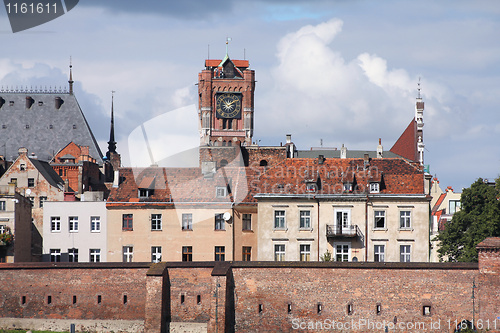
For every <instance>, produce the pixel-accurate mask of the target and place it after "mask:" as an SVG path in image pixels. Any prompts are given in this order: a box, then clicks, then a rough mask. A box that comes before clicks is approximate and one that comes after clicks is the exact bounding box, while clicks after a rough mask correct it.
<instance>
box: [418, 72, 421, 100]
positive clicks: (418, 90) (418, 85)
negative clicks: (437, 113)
mask: <svg viewBox="0 0 500 333" xmlns="http://www.w3.org/2000/svg"><path fill="white" fill-rule="evenodd" d="M417 85H418V88H417V90H418V98H419V99H420V98H421V97H420V76H419V77H418V84H417Z"/></svg>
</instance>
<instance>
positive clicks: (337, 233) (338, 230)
mask: <svg viewBox="0 0 500 333" xmlns="http://www.w3.org/2000/svg"><path fill="white" fill-rule="evenodd" d="M326 237H333V238H343V237H345V238H354V237H359V238H360V240H361V241H363V240H364V236H363V233H362V232H361V230H360V229H359V227H358V226H357V225H355V224H354V225H349V226H337V225H327V226H326Z"/></svg>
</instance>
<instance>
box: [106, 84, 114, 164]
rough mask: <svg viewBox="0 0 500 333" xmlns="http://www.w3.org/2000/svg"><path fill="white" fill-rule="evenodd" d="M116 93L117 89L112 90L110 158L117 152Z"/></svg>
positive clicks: (108, 154) (108, 155) (108, 156)
mask: <svg viewBox="0 0 500 333" xmlns="http://www.w3.org/2000/svg"><path fill="white" fill-rule="evenodd" d="M114 94H115V91H114V90H113V91H111V128H110V130H109V141H108V152H107V153H106V157H107V158H108V160H109V158H110V155H111V153H115V154H116V141H115V117H114Z"/></svg>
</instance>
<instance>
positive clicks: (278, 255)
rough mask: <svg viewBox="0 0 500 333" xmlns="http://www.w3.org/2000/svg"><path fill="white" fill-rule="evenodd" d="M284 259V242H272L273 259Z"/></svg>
mask: <svg viewBox="0 0 500 333" xmlns="http://www.w3.org/2000/svg"><path fill="white" fill-rule="evenodd" d="M285 260H286V244H274V261H285Z"/></svg>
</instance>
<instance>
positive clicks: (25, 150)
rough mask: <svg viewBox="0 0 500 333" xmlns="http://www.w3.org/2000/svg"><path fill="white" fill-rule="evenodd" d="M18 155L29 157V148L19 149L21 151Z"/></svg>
mask: <svg viewBox="0 0 500 333" xmlns="http://www.w3.org/2000/svg"><path fill="white" fill-rule="evenodd" d="M17 153H18V154H19V156H21V155H25V156H26V155H28V148H24V147H21V148H19V150H18V151H17Z"/></svg>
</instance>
